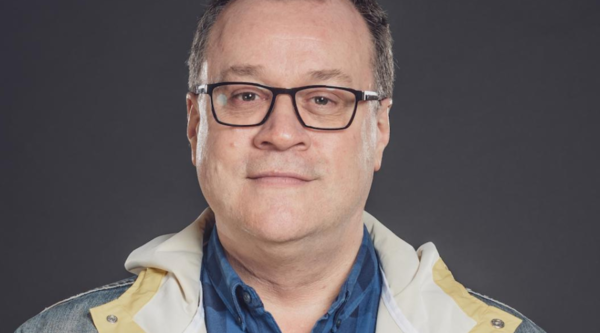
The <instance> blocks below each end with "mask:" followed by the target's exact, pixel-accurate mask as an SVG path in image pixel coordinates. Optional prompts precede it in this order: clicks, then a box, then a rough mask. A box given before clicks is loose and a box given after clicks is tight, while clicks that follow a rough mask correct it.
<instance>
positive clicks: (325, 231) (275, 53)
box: [18, 0, 543, 333]
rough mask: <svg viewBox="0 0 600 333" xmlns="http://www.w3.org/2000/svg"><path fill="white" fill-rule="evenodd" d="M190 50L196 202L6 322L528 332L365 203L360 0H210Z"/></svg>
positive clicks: (365, 72)
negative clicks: (114, 263) (68, 290)
mask: <svg viewBox="0 0 600 333" xmlns="http://www.w3.org/2000/svg"><path fill="white" fill-rule="evenodd" d="M189 67H190V80H189V88H190V93H189V94H188V95H187V110H188V128H187V136H188V138H189V141H190V144H191V150H192V163H193V164H194V165H195V166H196V169H197V174H198V179H199V182H200V186H201V188H202V192H203V194H204V196H205V198H206V200H207V202H208V204H209V206H210V209H208V210H206V211H205V212H204V213H203V214H202V215H201V216H200V217H199V218H198V220H196V221H195V222H194V223H193V224H191V225H190V226H189V227H188V228H186V229H185V230H183V231H181V232H180V233H178V234H175V235H166V236H161V237H158V238H156V239H154V240H153V241H151V242H149V243H148V244H146V245H144V246H143V247H141V248H139V249H137V250H135V251H134V252H133V253H132V254H131V255H130V257H129V259H128V260H127V263H126V267H127V269H128V270H130V271H131V272H133V273H135V274H136V275H137V277H135V278H132V279H127V280H124V281H121V282H117V283H115V284H113V285H108V286H104V287H101V288H99V289H96V290H93V291H90V292H87V293H84V294H81V295H78V296H75V297H73V298H71V299H68V300H66V301H63V302H61V303H59V304H57V305H54V306H53V307H51V308H49V309H47V310H45V311H44V312H42V313H41V314H39V315H38V316H36V317H34V318H33V319H31V320H30V321H28V322H27V323H25V324H24V325H23V326H22V327H21V328H20V329H18V332H101V333H116V332H149V333H155V332H156V333H158V332H188V333H189V332H219V333H221V332H224V333H229V332H255V333H258V332H260V333H262V332H285V333H290V332H292V333H307V332H338V331H339V332H344V333H345V332H350V333H352V332H369V333H372V332H377V333H384V332H385V333H389V332H403V333H416V332H419V333H427V332H430V333H438V332H447V333H459V332H464V333H466V332H477V333H482V332H519V333H525V332H543V331H542V330H541V329H540V328H539V327H537V326H536V325H535V324H533V323H532V322H531V321H529V320H528V319H526V318H525V317H523V316H522V315H521V314H519V313H518V312H516V311H515V310H513V309H511V308H509V307H507V306H505V305H503V304H501V303H498V302H496V301H494V300H492V299H489V298H487V297H485V296H482V295H478V294H475V293H472V292H469V291H467V290H466V289H465V288H464V287H463V286H462V285H460V284H459V283H457V282H456V281H454V279H453V277H452V275H451V273H450V272H449V271H448V270H447V268H446V266H445V265H444V263H443V261H442V260H441V259H440V257H439V255H438V253H437V251H436V249H435V247H434V246H433V244H430V243H428V244H425V245H423V246H422V247H421V248H419V250H417V251H415V250H414V249H413V248H412V247H411V246H410V245H408V244H406V243H404V242H403V241H402V240H400V239H399V238H397V237H396V236H395V235H393V234H392V233H391V232H390V231H389V230H387V229H386V228H385V227H384V226H383V225H382V224H381V223H380V222H378V221H377V220H375V218H373V217H372V216H370V215H369V214H367V213H365V212H364V211H363V210H364V207H365V203H366V200H367V196H368V193H369V189H370V186H371V183H372V178H373V173H374V172H375V171H377V170H378V169H379V168H380V167H381V163H382V156H383V150H384V148H385V147H386V145H387V143H388V141H389V135H390V125H389V119H388V113H389V110H390V107H391V105H392V99H391V97H392V82H393V61H392V55H391V39H390V36H389V27H388V25H387V22H386V16H385V14H384V12H383V11H382V10H381V8H380V7H379V6H378V5H377V3H376V2H375V1H374V0H371V1H368V0H362V1H359V0H355V1H350V0H325V1H316V0H315V1H312V0H304V1H302V0H295V1H281V0H280V1H275V0H236V1H225V0H220V1H219V0H215V1H213V2H212V3H211V4H210V5H209V8H208V9H207V12H206V13H205V15H204V16H203V18H202V19H201V21H200V24H199V27H198V31H197V33H196V36H195V39H194V42H193V46H192V52H191V55H190V60H189ZM282 87H284V88H282ZM290 87H292V88H290Z"/></svg>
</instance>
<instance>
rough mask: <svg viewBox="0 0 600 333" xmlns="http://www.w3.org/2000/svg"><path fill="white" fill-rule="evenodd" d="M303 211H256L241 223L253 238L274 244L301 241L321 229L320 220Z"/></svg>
mask: <svg viewBox="0 0 600 333" xmlns="http://www.w3.org/2000/svg"><path fill="white" fill-rule="evenodd" d="M310 215H311V214H306V213H304V212H302V210H297V209H293V208H288V207H286V208H283V207H278V208H275V207H272V208H270V209H263V210H256V208H254V211H253V213H251V214H249V215H248V216H251V218H249V219H244V220H243V221H240V222H241V224H242V225H243V227H244V228H245V229H246V231H247V232H248V233H249V234H251V235H252V236H254V237H256V238H258V239H260V240H262V241H265V242H273V243H285V242H292V241H295V240H300V239H302V238H304V237H306V236H308V235H310V234H312V233H314V232H317V231H318V229H319V226H320V225H319V223H318V219H316V217H315V216H310Z"/></svg>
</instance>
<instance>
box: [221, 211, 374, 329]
mask: <svg viewBox="0 0 600 333" xmlns="http://www.w3.org/2000/svg"><path fill="white" fill-rule="evenodd" d="M217 221H218V220H217ZM217 232H218V233H219V234H218V235H219V240H220V241H221V244H222V245H223V249H224V250H225V253H226V256H227V259H228V260H229V262H230V264H231V266H232V267H233V269H234V270H235V271H236V272H237V273H238V275H239V276H240V278H241V279H242V280H243V281H244V282H245V283H246V284H248V285H250V286H251V287H253V288H254V289H255V290H256V292H257V293H258V294H259V295H260V297H261V300H262V301H263V303H264V304H265V308H266V309H267V311H269V312H271V314H273V316H274V317H275V318H276V321H277V322H278V323H279V324H280V325H282V324H283V323H282V322H284V321H285V317H286V315H287V316H291V315H298V314H302V315H304V316H307V315H308V316H310V317H315V318H314V319H315V320H314V321H312V323H311V325H309V326H310V327H312V324H314V322H315V321H316V320H317V319H318V318H320V316H322V315H323V314H324V313H325V312H326V311H327V310H328V309H329V306H331V304H332V303H333V301H334V300H335V298H336V296H337V295H338V294H339V291H340V288H341V286H342V285H343V283H344V281H345V280H346V278H347V276H348V274H349V272H350V270H351V268H352V265H353V263H354V260H355V258H356V255H357V253H358V250H359V248H360V244H361V242H362V237H363V223H362V212H361V214H357V216H355V217H354V218H353V219H352V220H351V221H348V223H344V224H343V225H341V226H339V227H337V228H334V229H332V230H325V231H320V232H318V233H315V234H314V235H310V236H306V237H304V238H302V239H299V240H294V241H290V242H283V243H272V242H265V241H262V240H260V239H257V238H255V237H252V236H249V235H247V234H245V235H241V237H236V235H231V234H230V233H228V232H223V231H222V230H221V229H219V228H218V229H217ZM310 313H314V315H310ZM278 314H279V315H278ZM278 317H279V318H278ZM305 319H308V318H306V317H305ZM282 328H283V327H282ZM284 332H285V330H284Z"/></svg>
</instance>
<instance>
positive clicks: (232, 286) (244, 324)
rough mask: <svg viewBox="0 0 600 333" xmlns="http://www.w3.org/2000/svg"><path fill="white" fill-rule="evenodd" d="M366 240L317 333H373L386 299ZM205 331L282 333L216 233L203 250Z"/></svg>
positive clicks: (363, 241) (317, 327)
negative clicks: (239, 273) (381, 295)
mask: <svg viewBox="0 0 600 333" xmlns="http://www.w3.org/2000/svg"><path fill="white" fill-rule="evenodd" d="M363 233H364V234H363V240H362V243H361V245H360V249H359V251H358V255H357V256H356V260H355V262H354V264H353V266H352V269H351V270H350V274H349V275H348V278H347V279H346V281H345V282H344V284H343V285H342V288H341V290H340V293H339V295H338V296H337V298H336V299H335V301H334V302H333V304H332V305H331V307H330V308H329V310H328V311H327V313H325V314H324V315H323V316H322V317H321V318H320V319H319V320H318V321H317V322H316V323H315V325H314V327H313V329H312V333H325V332H338V331H339V332H343V333H374V332H375V324H376V320H377V310H378V307H379V297H380V294H381V272H380V271H379V262H378V259H377V255H376V253H375V248H374V247H373V243H372V242H371V238H370V237H369V233H368V232H367V229H366V228H364V231H363ZM200 276H201V277H200V279H201V281H202V289H203V300H204V313H205V320H206V327H207V329H208V332H210V333H241V332H248V333H281V330H280V329H279V327H278V326H277V323H276V322H275V319H274V318H273V316H272V315H271V314H270V313H269V312H267V311H266V310H265V308H264V306H263V303H262V301H261V300H260V297H259V296H258V294H257V293H256V291H255V290H254V289H253V288H252V287H250V286H248V285H246V284H245V283H244V282H243V281H242V280H241V278H240V277H239V275H238V274H237V273H236V272H235V271H234V270H233V268H232V267H231V265H230V264H229V262H228V261H227V258H226V256H225V252H224V250H223V247H222V245H221V242H220V241H219V237H218V236H217V232H216V227H215V228H214V229H213V230H212V233H211V235H210V238H209V240H208V243H207V244H206V245H205V247H204V259H203V264H202V271H201V275H200Z"/></svg>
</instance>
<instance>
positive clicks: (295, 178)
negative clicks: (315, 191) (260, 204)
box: [247, 171, 315, 185]
mask: <svg viewBox="0 0 600 333" xmlns="http://www.w3.org/2000/svg"><path fill="white" fill-rule="evenodd" d="M247 178H248V179H250V180H253V181H255V182H257V183H259V184H264V185H303V184H307V183H309V182H311V181H313V180H315V178H312V177H309V176H306V175H302V174H297V173H290V172H274V171H269V172H260V173H256V174H251V175H249V176H248V177H247Z"/></svg>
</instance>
